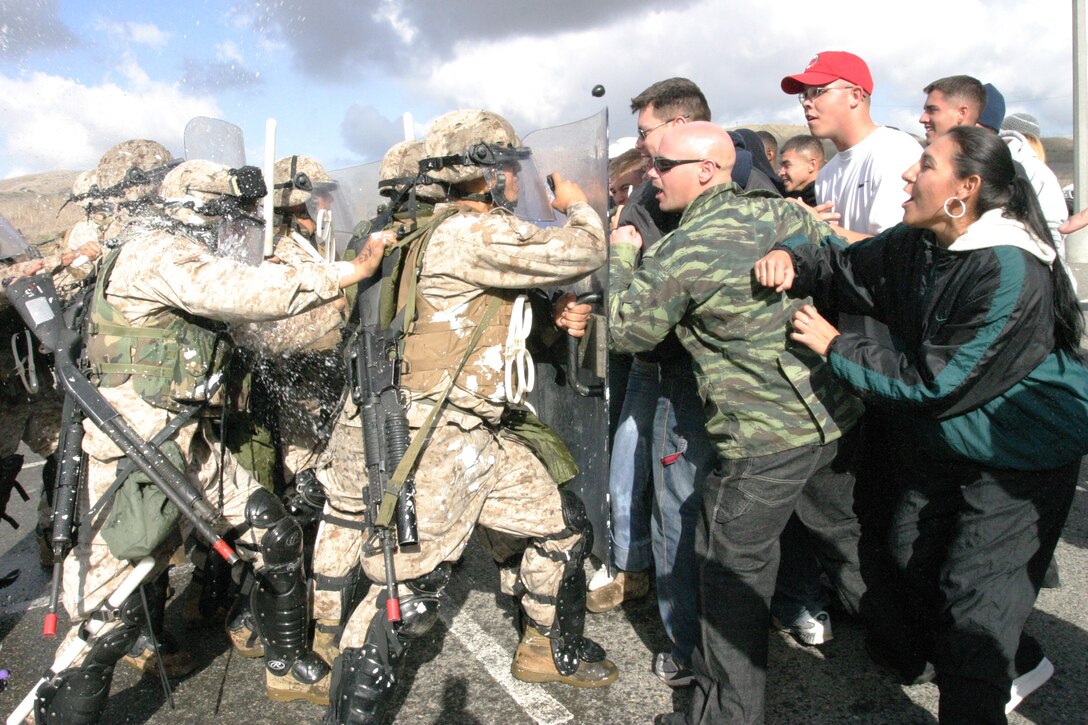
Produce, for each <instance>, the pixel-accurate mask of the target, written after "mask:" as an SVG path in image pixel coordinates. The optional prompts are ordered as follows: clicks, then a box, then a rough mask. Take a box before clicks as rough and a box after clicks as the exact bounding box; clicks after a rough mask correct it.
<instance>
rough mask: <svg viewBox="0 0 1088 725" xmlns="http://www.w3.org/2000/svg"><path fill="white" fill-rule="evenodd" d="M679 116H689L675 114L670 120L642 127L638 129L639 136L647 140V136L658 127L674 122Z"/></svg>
mask: <svg viewBox="0 0 1088 725" xmlns="http://www.w3.org/2000/svg"><path fill="white" fill-rule="evenodd" d="M678 118H687V116H673V117H672V118H670V119H669V120H668V121H662V122H661V123H659V124H657V125H656V126H654V127H653V128H640V129H639V130H638V137H639V138H640V139H641V140H643V141H645V140H646V137H647V136H649V135H650V134H651V133H653V132H654V131H656V130H657V129H659V128H661V127H662V126H664V125H666V124H669V123H672V122H673V121H675V120H676V119H678Z"/></svg>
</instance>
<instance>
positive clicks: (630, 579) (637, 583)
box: [586, 571, 650, 614]
mask: <svg viewBox="0 0 1088 725" xmlns="http://www.w3.org/2000/svg"><path fill="white" fill-rule="evenodd" d="M649 593H650V574H649V572H645V571H619V572H616V578H615V579H613V580H612V581H610V582H609V583H608V584H605V585H604V586H603V587H601V588H600V589H593V590H591V591H589V592H586V609H588V610H589V611H591V612H593V613H594V614H600V613H601V612H609V611H611V610H613V609H615V608H616V607H618V606H619V605H621V604H623V603H624V602H627V601H630V600H632V599H641V598H642V597H644V596H646V595H647V594H649Z"/></svg>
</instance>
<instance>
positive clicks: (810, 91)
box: [797, 86, 857, 103]
mask: <svg viewBox="0 0 1088 725" xmlns="http://www.w3.org/2000/svg"><path fill="white" fill-rule="evenodd" d="M855 88H857V86H809V87H808V88H806V89H805V90H803V91H801V92H800V93H798V94H797V100H798V101H799V102H800V103H804V102H805V101H815V100H816V99H817V98H819V97H820V96H822V95H823V94H825V93H827V92H828V91H852V90H854V89H855Z"/></svg>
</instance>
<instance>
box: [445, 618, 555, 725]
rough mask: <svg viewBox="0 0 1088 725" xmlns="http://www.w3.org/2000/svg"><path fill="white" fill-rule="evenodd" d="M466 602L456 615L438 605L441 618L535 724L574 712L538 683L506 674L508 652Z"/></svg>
mask: <svg viewBox="0 0 1088 725" xmlns="http://www.w3.org/2000/svg"><path fill="white" fill-rule="evenodd" d="M468 609H469V607H468V605H467V603H466V604H465V605H462V607H461V611H460V612H458V614H457V616H456V617H452V618H451V617H450V616H449V613H448V612H445V611H443V610H442V609H439V614H440V616H441V617H442V621H444V622H445V623H446V626H447V627H448V628H449V631H450V632H452V633H453V635H454V636H455V637H457V639H458V640H460V641H461V644H462V645H464V646H465V648H466V649H468V651H469V652H471V653H472V654H473V655H475V657H476V659H477V660H479V661H480V664H482V665H483V666H484V669H486V670H487V671H488V673H489V674H490V675H491V676H492V677H493V678H495V681H496V682H498V683H499V684H500V685H502V687H503V688H505V689H506V692H507V693H508V694H509V695H510V697H511V698H512V699H513V700H514V702H516V703H517V704H518V706H519V707H520V708H521V709H522V710H524V711H525V714H526V715H528V716H529V717H531V718H532V719H533V721H534V722H536V723H537V725H560V723H565V722H570V721H571V720H573V719H574V715H572V714H571V713H570V710H568V709H567V708H565V707H563V704H562V703H560V702H559V701H558V700H556V699H555V698H554V697H552V696H551V695H549V694H548V693H547V692H545V691H544V688H542V687H540V686H539V685H533V684H530V683H528V682H522V681H521V680H516V679H514V676H513V675H512V674H510V653H509V652H507V651H506V650H505V649H504V648H503V647H502V646H500V645H499V643H498V642H496V641H495V639H494V637H492V636H491V635H489V634H488V633H487V632H485V631H484V630H483V629H482V628H481V627H480V625H478V624H476V622H475V621H474V620H473V619H472V616H471V615H470V614H468V613H467V610H468Z"/></svg>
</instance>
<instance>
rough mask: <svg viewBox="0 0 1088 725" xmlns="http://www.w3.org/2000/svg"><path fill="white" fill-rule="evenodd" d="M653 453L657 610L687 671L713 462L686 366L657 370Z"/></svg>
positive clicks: (696, 632)
mask: <svg viewBox="0 0 1088 725" xmlns="http://www.w3.org/2000/svg"><path fill="white" fill-rule="evenodd" d="M653 450H654V460H653V467H654V508H653V515H654V517H653V529H652V531H653V542H654V564H655V568H656V570H657V606H658V610H659V611H660V613H661V623H662V624H663V625H664V626H665V633H666V634H668V636H669V639H670V640H672V643H673V647H672V656H673V659H675V660H676V661H677V662H678V663H679V664H681V665H684V666H688V665H690V664H691V652H692V649H693V648H694V647H695V643H696V640H697V639H698V637H699V612H698V610H697V608H696V601H697V596H698V592H699V576H698V564H697V561H696V558H695V529H696V527H697V526H698V523H699V511H700V507H701V506H702V493H701V492H702V485H703V480H704V479H705V478H706V477H707V475H708V474H710V472H711V471H713V470H714V466H715V464H716V463H717V454H716V453H715V452H714V447H713V446H712V445H711V443H710V438H709V436H708V435H707V432H706V416H705V415H704V414H703V403H702V400H700V398H699V391H698V388H697V387H696V384H695V376H694V375H692V372H691V365H690V364H684V365H679V364H663V365H662V366H661V397H660V398H659V400H658V403H657V414H656V415H655V416H654V447H653Z"/></svg>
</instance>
